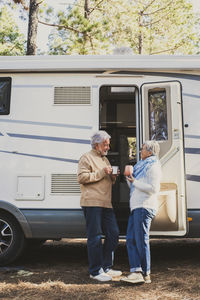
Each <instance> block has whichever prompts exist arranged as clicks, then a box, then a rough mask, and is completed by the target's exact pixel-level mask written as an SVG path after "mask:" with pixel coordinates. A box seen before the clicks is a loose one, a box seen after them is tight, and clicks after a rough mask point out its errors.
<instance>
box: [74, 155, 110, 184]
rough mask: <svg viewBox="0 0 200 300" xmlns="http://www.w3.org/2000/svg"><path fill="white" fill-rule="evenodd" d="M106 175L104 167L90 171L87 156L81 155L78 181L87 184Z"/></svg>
mask: <svg viewBox="0 0 200 300" xmlns="http://www.w3.org/2000/svg"><path fill="white" fill-rule="evenodd" d="M105 176H106V173H105V171H104V169H102V170H96V171H92V170H91V166H90V164H89V161H88V159H87V157H85V156H82V157H81V158H80V161H79V164H78V182H79V183H80V184H87V183H92V182H97V181H100V180H101V179H103V178H104V177H105Z"/></svg>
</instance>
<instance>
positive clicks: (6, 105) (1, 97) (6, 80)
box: [0, 77, 11, 115]
mask: <svg viewBox="0 0 200 300" xmlns="http://www.w3.org/2000/svg"><path fill="white" fill-rule="evenodd" d="M10 96H11V78H10V77H2V78H1V77H0V115H9V113H10Z"/></svg>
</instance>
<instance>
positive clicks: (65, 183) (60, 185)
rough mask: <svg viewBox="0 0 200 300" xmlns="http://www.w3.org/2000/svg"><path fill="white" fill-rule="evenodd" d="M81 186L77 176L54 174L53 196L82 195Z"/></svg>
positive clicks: (52, 180) (52, 177) (52, 179)
mask: <svg viewBox="0 0 200 300" xmlns="http://www.w3.org/2000/svg"><path fill="white" fill-rule="evenodd" d="M80 192H81V191H80V185H79V183H78V182H77V175H76V174H52V175H51V193H52V194H80Z"/></svg>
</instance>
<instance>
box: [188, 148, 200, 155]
mask: <svg viewBox="0 0 200 300" xmlns="http://www.w3.org/2000/svg"><path fill="white" fill-rule="evenodd" d="M185 153H188V154H200V148H185Z"/></svg>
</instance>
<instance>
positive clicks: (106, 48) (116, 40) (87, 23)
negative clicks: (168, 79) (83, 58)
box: [0, 0, 200, 55]
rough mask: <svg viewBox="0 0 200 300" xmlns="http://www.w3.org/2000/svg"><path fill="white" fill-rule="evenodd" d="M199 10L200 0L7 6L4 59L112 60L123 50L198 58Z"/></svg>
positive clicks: (2, 16) (1, 31)
mask: <svg viewBox="0 0 200 300" xmlns="http://www.w3.org/2000/svg"><path fill="white" fill-rule="evenodd" d="M198 4H199V1H198V0H55V1H51V0H30V1H29V0H1V2H0V55H77V54H82V55H106V54H113V53H114V51H115V49H122V47H123V48H124V49H129V53H131V54H144V55H156V54H168V55H169V54H171V55H185V54H187V55H195V54H196V55H198V54H200V6H198ZM198 8H199V9H198ZM41 28H42V29H43V35H41ZM44 28H45V30H44ZM42 40H45V41H46V44H44V43H42Z"/></svg>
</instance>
